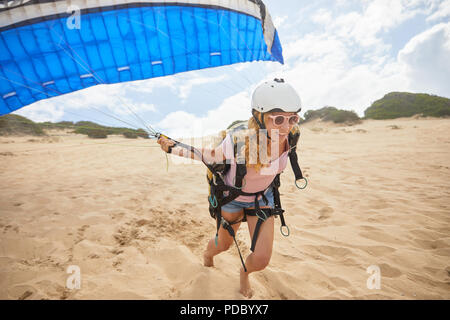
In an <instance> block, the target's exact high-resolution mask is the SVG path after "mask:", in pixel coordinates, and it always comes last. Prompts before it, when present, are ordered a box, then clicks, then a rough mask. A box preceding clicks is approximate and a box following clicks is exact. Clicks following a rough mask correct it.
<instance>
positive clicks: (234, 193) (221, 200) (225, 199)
mask: <svg viewBox="0 0 450 320" xmlns="http://www.w3.org/2000/svg"><path fill="white" fill-rule="evenodd" d="M242 128H243V126H239V127H237V128H235V129H234V130H233V131H232V132H231V134H232V133H233V132H235V131H236V130H239V129H242ZM299 138H300V131H299V130H298V128H296V130H293V131H291V132H290V133H289V137H288V142H289V149H290V150H289V160H290V163H291V167H292V170H293V171H294V175H295V185H296V186H297V188H299V189H304V188H305V187H306V184H307V180H306V179H305V178H304V177H303V174H302V171H301V169H300V166H299V164H298V158H297V153H296V149H297V142H298V140H299ZM232 141H233V139H232ZM234 155H235V158H236V156H237V143H236V141H234ZM239 160H241V161H237V164H236V176H235V180H234V186H228V185H226V184H225V179H224V177H225V175H226V173H227V172H228V170H230V167H231V166H230V164H213V165H210V166H208V174H207V180H208V183H209V187H210V194H209V197H208V201H209V213H210V215H211V217H212V218H213V219H215V220H216V226H217V230H216V237H215V244H216V246H217V245H218V237H219V230H220V227H223V228H224V229H225V230H227V231H228V233H229V234H230V236H231V237H232V238H233V240H234V243H235V244H236V247H237V249H238V253H239V257H240V259H241V263H242V266H243V267H244V270H245V272H247V268H246V267H245V263H244V259H243V258H242V254H241V251H240V249H239V246H238V244H237V241H236V235H235V232H234V230H233V228H232V225H234V224H237V223H240V222H246V221H247V216H256V217H258V220H257V222H256V226H255V231H254V233H253V237H252V244H251V248H250V250H251V251H252V252H254V250H255V246H256V242H257V240H258V235H259V231H260V229H261V226H262V224H263V223H264V222H265V221H266V220H267V219H268V218H269V217H271V216H274V217H277V216H279V217H280V220H281V226H280V232H281V234H282V235H283V236H285V237H288V236H289V234H290V230H289V227H288V226H287V225H286V221H285V219H284V212H285V211H284V210H283V209H282V207H281V200H280V192H279V190H278V189H279V187H280V174H277V175H276V176H275V178H274V179H273V181H272V183H271V184H270V185H269V187H267V188H266V189H264V190H261V191H258V192H255V193H247V192H243V191H242V188H243V182H244V181H245V179H244V177H245V175H246V174H247V167H246V164H245V159H244V161H242V160H243V159H239ZM301 179H303V180H305V182H306V184H305V185H304V186H303V187H299V186H298V185H297V181H298V180H301ZM270 188H272V191H273V196H274V208H262V209H261V208H260V205H259V200H258V198H259V197H260V196H261V197H262V199H263V201H264V203H265V204H266V205H267V204H268V200H267V197H266V196H265V194H264V193H265V192H266V191H267V190H268V189H270ZM226 192H228V194H226ZM239 196H253V197H254V198H255V202H254V203H255V205H254V209H244V217H243V218H242V219H241V220H238V221H232V222H229V221H226V220H225V219H224V218H223V217H222V206H224V205H226V204H227V203H230V202H231V201H233V200H235V199H236V198H237V197H239ZM284 229H286V231H284Z"/></svg>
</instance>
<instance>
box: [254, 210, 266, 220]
mask: <svg viewBox="0 0 450 320" xmlns="http://www.w3.org/2000/svg"><path fill="white" fill-rule="evenodd" d="M259 212H261V213H262V214H263V215H264V218H262V217H261V216H260V215H259V214H258V213H259ZM259 212H256V216H257V217H258V219H261V220H262V221H266V220H267V219H268V218H269V217H268V216H267V215H266V213H265V212H264V211H262V210H261V209H260V210H259Z"/></svg>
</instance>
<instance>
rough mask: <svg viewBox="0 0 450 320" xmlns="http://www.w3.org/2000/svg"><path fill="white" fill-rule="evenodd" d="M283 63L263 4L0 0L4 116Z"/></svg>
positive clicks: (0, 105)
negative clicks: (175, 79) (96, 93)
mask: <svg viewBox="0 0 450 320" xmlns="http://www.w3.org/2000/svg"><path fill="white" fill-rule="evenodd" d="M257 60H260V61H278V62H280V63H283V55H282V48H281V44H280V40H279V38H278V34H277V31H276V29H275V27H274V25H273V23H272V19H271V17H270V14H269V12H268V11H267V9H266V7H265V5H264V3H263V2H262V1H261V0H184V1H180V0H165V1H161V0H159V1H156V0H153V1H152V0H147V1H144V0H72V1H63V0H53V1H50V0H28V1H26V0H21V1H12V0H7V1H0V115H4V114H7V113H10V112H12V111H14V110H17V109H19V108H22V107H24V106H26V105H28V104H30V103H33V102H35V101H38V100H41V99H46V98H49V97H53V96H58V95H61V94H65V93H70V92H73V91H76V90H81V89H83V88H87V87H90V86H93V85H97V84H111V83H118V82H124V81H133V80H142V79H148V78H154V77H161V76H167V75H172V74H175V73H179V72H185V71H190V70H198V69H203V68H211V67H218V66H223V65H230V64H234V63H239V62H249V61H257Z"/></svg>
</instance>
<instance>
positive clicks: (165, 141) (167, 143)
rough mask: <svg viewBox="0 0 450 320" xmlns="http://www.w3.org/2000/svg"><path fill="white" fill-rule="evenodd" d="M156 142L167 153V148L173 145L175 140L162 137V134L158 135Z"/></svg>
mask: <svg viewBox="0 0 450 320" xmlns="http://www.w3.org/2000/svg"><path fill="white" fill-rule="evenodd" d="M158 144H160V145H161V149H162V150H163V151H164V152H167V153H169V148H170V147H173V146H175V142H174V141H172V140H170V139H167V138H166V137H163V136H160V137H159V139H158Z"/></svg>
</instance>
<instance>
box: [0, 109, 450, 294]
mask: <svg viewBox="0 0 450 320" xmlns="http://www.w3.org/2000/svg"><path fill="white" fill-rule="evenodd" d="M449 132H450V120H448V119H414V118H409V119H396V120H385V121H374V120H369V121H364V122H363V123H361V124H358V125H354V126H338V125H334V124H327V123H322V122H320V121H316V122H313V123H308V124H306V125H304V126H303V127H302V137H301V140H300V145H299V151H298V155H299V159H300V165H301V167H302V169H303V171H304V173H305V174H306V176H307V177H308V179H309V185H308V188H307V189H306V190H297V188H296V187H295V186H294V184H293V173H292V171H291V169H290V166H289V165H288V167H287V168H286V170H285V172H284V174H283V176H282V187H281V194H282V203H283V205H284V208H285V209H286V215H285V217H286V221H287V224H288V225H289V227H290V231H291V234H290V236H289V237H288V238H285V237H283V236H282V235H281V234H280V232H279V226H280V222H279V219H277V220H276V221H275V241H274V250H273V256H272V259H271V262H270V264H269V266H268V267H267V268H266V269H265V270H263V271H261V272H257V273H254V274H252V275H250V280H251V282H252V285H253V289H254V292H255V294H254V296H253V298H252V299H450V135H449ZM169 160H170V159H169ZM166 165H167V164H166V156H165V154H164V153H163V152H162V151H161V150H160V149H158V148H157V145H156V143H155V141H153V140H151V141H150V140H144V139H139V140H129V139H125V138H123V137H119V136H113V137H109V138H108V139H107V140H92V139H88V138H87V137H85V136H81V135H73V134H69V133H67V132H61V131H52V132H50V136H49V137H46V138H39V137H15V136H14V137H1V138H0V168H1V169H0V180H1V185H0V298H1V299H244V297H243V296H242V295H241V294H240V293H239V268H240V266H241V265H240V260H239V257H238V255H237V250H236V247H235V246H234V245H233V246H232V247H231V248H230V250H229V251H227V252H225V253H222V254H221V255H219V256H217V257H216V259H215V267H213V268H207V267H204V266H203V261H202V253H203V250H204V248H205V247H206V244H207V242H208V240H209V239H210V238H212V237H213V236H214V234H215V222H214V220H212V219H211V218H210V217H209V213H208V202H207V184H206V180H205V168H204V167H203V166H202V165H201V164H188V163H186V164H180V163H175V162H173V161H171V160H170V161H169V167H168V171H167V167H166ZM238 241H239V244H240V248H241V250H242V251H243V253H244V255H248V254H249V252H250V251H249V247H250V239H249V235H248V229H247V225H246V224H242V225H241V228H240V231H239V234H238ZM69 266H78V267H79V270H80V274H81V278H80V279H81V283H80V288H79V289H76V288H73V287H71V286H70V284H69V285H67V279H68V278H69V277H70V276H71V275H70V274H68V273H67V269H68V267H69ZM370 266H377V267H378V268H379V270H380V272H381V275H380V278H379V279H380V287H379V289H377V288H373V287H372V289H369V288H368V285H367V281H368V278H369V277H370V276H371V275H370V274H369V273H368V272H367V268H368V267H370Z"/></svg>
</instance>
